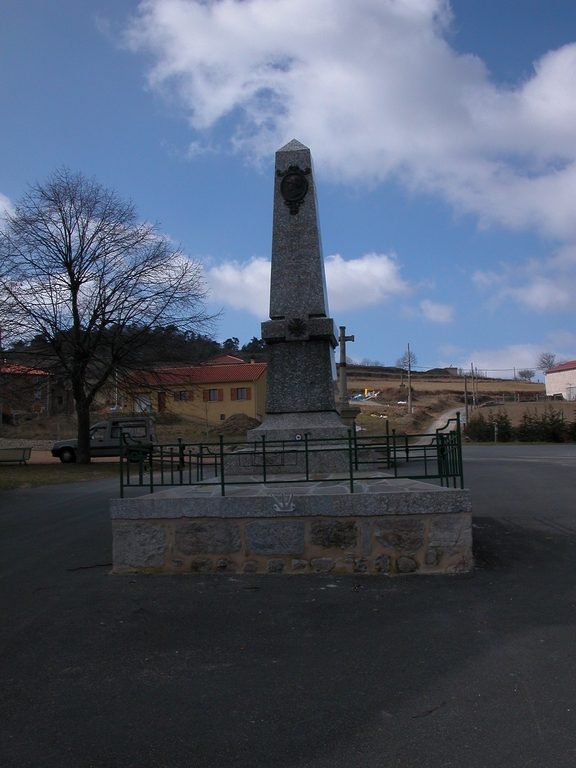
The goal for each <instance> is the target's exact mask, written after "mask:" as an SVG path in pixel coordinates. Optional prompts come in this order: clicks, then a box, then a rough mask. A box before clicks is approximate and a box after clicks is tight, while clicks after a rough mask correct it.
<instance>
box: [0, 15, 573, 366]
mask: <svg viewBox="0 0 576 768" xmlns="http://www.w3.org/2000/svg"><path fill="white" fill-rule="evenodd" d="M0 72H1V75H0V103H1V104H2V112H1V115H2V117H1V120H0V153H1V157H0V160H1V162H0V195H1V197H0V201H1V202H3V204H4V205H7V206H8V207H9V206H10V205H11V204H13V203H14V202H16V201H17V200H18V198H19V197H20V196H21V195H22V194H23V193H24V192H25V190H26V188H27V184H28V183H29V182H34V181H42V180H44V179H45V178H46V177H47V176H48V175H49V174H50V173H51V172H52V171H53V170H54V169H55V168H57V167H60V166H62V165H67V166H68V167H70V168H71V169H73V170H80V171H83V172H84V173H86V174H88V175H95V176H96V177H97V178H98V180H99V181H100V182H101V183H102V184H104V185H106V186H111V187H114V188H115V189H116V190H117V191H118V192H119V193H120V194H121V195H122V196H124V197H128V198H132V199H133V200H134V202H135V203H136V205H137V207H138V210H139V212H140V214H141V216H142V217H143V218H146V219H150V220H154V221H158V222H159V223H160V225H161V228H162V229H163V230H164V231H165V232H167V233H168V234H169V235H170V236H171V237H172V238H173V239H174V240H175V241H177V242H181V243H182V245H183V246H184V248H185V250H186V252H187V253H188V254H189V256H191V257H192V258H194V259H198V260H200V261H201V262H202V263H203V265H204V271H205V274H206V279H207V281H208V283H209V284H210V286H211V307H213V308H214V309H220V308H222V309H223V313H222V316H221V319H220V321H219V326H218V331H217V336H218V338H220V339H224V338H227V337H229V336H237V337H238V338H239V339H240V340H241V342H245V341H248V340H249V339H250V338H251V337H252V336H255V335H256V336H259V335H260V322H261V321H262V320H264V319H266V315H267V310H266V307H267V280H268V270H269V264H268V262H269V255H270V238H271V223H272V222H271V211H272V200H271V189H272V172H273V159H274V157H273V156H274V150H275V149H277V148H278V147H279V146H281V145H282V144H284V143H285V142H286V141H288V140H290V139H291V138H297V139H299V140H300V141H302V142H303V143H304V144H307V145H308V146H309V147H310V148H311V150H312V154H313V157H314V160H315V167H316V177H317V184H318V195H319V208H320V220H321V228H322V238H323V246H324V255H325V258H326V268H327V282H328V290H329V297H330V308H331V314H332V316H333V317H334V319H335V320H336V323H337V324H338V325H346V326H347V331H348V332H349V333H354V334H355V337H356V341H355V343H354V344H351V345H350V346H349V353H350V354H351V355H352V356H353V357H355V358H356V359H358V360H360V359H362V358H369V359H372V360H379V361H381V362H382V363H384V364H393V363H394V362H395V360H396V358H397V357H399V356H400V355H401V354H402V352H403V350H404V349H405V345H406V343H407V342H410V345H411V348H412V349H413V350H414V351H415V352H416V354H417V356H418V359H419V363H420V364H421V365H422V366H426V367H432V366H436V365H448V364H453V365H458V366H463V367H468V366H469V365H470V363H471V362H472V363H474V364H475V365H476V366H477V367H478V368H479V369H483V370H494V371H496V370H498V369H506V370H505V371H503V372H504V375H511V374H512V369H513V367H514V366H515V367H516V368H523V367H531V366H533V365H534V363H535V358H536V356H537V354H538V352H540V351H543V350H547V351H553V352H556V353H557V355H558V356H559V357H561V358H569V359H573V358H576V331H575V329H574V315H575V304H574V301H573V296H574V292H575V289H576V130H575V126H576V5H575V4H574V3H573V2H570V1H569V0H546V2H544V0H531V2H528V1H527V0H499V1H498V2H497V1H496V0H453V2H451V3H447V2H443V1H442V0H220V1H219V2H210V1H206V0H203V2H201V3H200V2H197V1H196V0H148V1H147V2H144V3H138V2H132V1H131V0H82V2H77V0H50V2H49V3H47V2H46V1H45V0H27V1H26V2H25V3H22V2H15V0H5V2H4V3H3V4H2V7H1V9H0Z"/></svg>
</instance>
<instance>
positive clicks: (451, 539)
mask: <svg viewBox="0 0 576 768" xmlns="http://www.w3.org/2000/svg"><path fill="white" fill-rule="evenodd" d="M394 482H395V481H394V480H389V481H385V480H382V481H380V482H379V483H368V482H366V483H364V486H363V492H360V493H354V494H350V493H348V494H346V493H345V492H343V491H345V488H346V486H345V484H344V483H341V482H339V481H334V482H332V483H330V482H327V483H325V484H324V485H323V484H322V483H321V482H319V483H317V484H316V486H314V487H313V488H312V489H310V488H309V486H308V485H307V486H306V488H307V490H308V492H307V493H306V494H304V495H296V494H293V493H290V494H289V495H288V496H286V495H285V494H284V493H282V495H281V496H279V495H278V492H277V491H276V495H274V490H275V489H274V487H273V486H272V487H271V486H259V487H257V488H256V489H252V491H253V493H254V494H255V495H251V496H248V495H246V492H247V487H246V486H238V487H237V490H238V495H237V496H234V495H231V496H226V497H221V496H217V495H216V493H217V489H216V490H214V489H206V488H204V489H202V491H204V493H203V494H202V491H199V490H198V487H196V488H193V489H190V488H188V489H186V488H179V489H174V490H171V491H163V492H161V493H158V494H153V495H151V496H149V497H141V498H138V499H114V500H113V501H112V505H111V513H112V531H113V540H114V545H113V561H114V567H113V570H114V572H115V573H130V572H134V571H141V572H169V573H245V574H254V573H268V574H299V573H320V574H330V573H333V574H388V575H393V574H394V575H395V574H399V575H401V574H417V573H420V574H432V573H463V572H465V571H468V570H470V568H471V567H472V513H471V508H470V497H469V492H468V491H458V490H452V489H446V488H439V487H438V486H432V485H425V484H424V483H418V482H416V481H401V482H400V483H399V484H396V485H395V484H394ZM383 488H384V490H382V489H383ZM314 489H315V490H316V493H314V492H313V490H314ZM367 489H368V490H367ZM227 490H228V489H227ZM229 490H230V491H231V492H232V494H233V492H234V489H233V488H231V489H229ZM283 490H284V489H283ZM258 491H259V492H260V493H259V495H258ZM323 491H324V492H323ZM207 493H209V494H212V493H213V494H214V495H207Z"/></svg>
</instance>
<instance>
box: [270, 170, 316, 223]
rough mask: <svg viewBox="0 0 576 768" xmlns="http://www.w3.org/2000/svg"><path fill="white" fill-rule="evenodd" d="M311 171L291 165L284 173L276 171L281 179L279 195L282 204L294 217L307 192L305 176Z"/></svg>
mask: <svg viewBox="0 0 576 768" xmlns="http://www.w3.org/2000/svg"><path fill="white" fill-rule="evenodd" d="M311 172H312V171H311V169H310V168H306V169H305V170H304V171H303V170H302V168H299V167H298V166H297V165H291V166H290V167H289V168H288V169H287V170H285V171H276V173H277V174H278V176H281V177H282V181H281V182H280V194H281V195H282V197H283V198H284V204H285V205H287V206H288V208H290V213H291V214H292V215H294V216H295V215H296V214H297V213H298V211H299V210H300V206H301V205H302V202H303V200H304V198H305V197H306V193H307V192H308V186H309V184H308V179H307V178H306V176H308V174H310V173H311Z"/></svg>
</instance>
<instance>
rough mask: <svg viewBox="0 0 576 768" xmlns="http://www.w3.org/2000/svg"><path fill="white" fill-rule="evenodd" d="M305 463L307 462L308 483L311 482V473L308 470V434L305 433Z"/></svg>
mask: <svg viewBox="0 0 576 768" xmlns="http://www.w3.org/2000/svg"><path fill="white" fill-rule="evenodd" d="M304 461H305V462H306V482H308V480H310V472H309V468H308V432H304Z"/></svg>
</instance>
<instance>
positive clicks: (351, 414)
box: [338, 325, 360, 429]
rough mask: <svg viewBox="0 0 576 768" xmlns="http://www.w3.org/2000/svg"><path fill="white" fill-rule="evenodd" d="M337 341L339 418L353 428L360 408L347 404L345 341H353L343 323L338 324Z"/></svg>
mask: <svg viewBox="0 0 576 768" xmlns="http://www.w3.org/2000/svg"><path fill="white" fill-rule="evenodd" d="M338 341H339V342H340V371H339V384H340V418H341V419H342V421H343V422H344V424H346V425H347V426H349V427H352V429H355V428H356V422H355V419H356V416H358V414H359V413H360V408H350V406H349V404H348V377H347V375H346V373H347V371H346V342H347V341H354V336H346V326H345V325H341V326H340V336H339V337H338Z"/></svg>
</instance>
